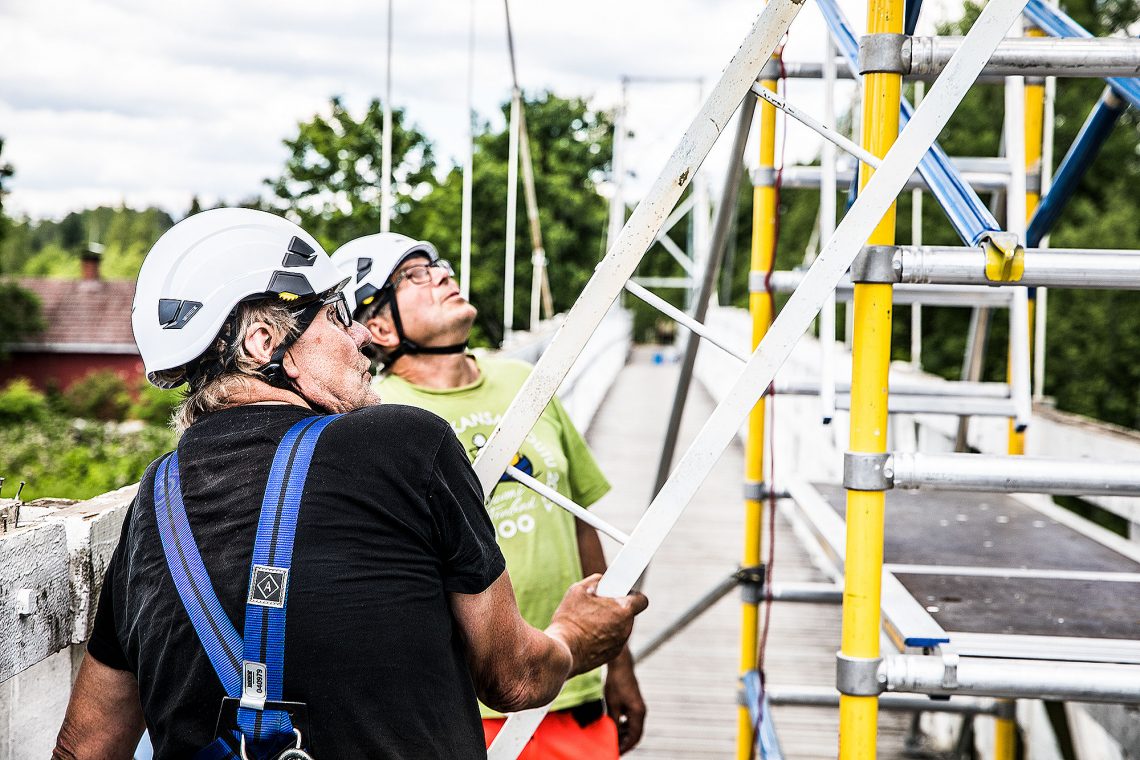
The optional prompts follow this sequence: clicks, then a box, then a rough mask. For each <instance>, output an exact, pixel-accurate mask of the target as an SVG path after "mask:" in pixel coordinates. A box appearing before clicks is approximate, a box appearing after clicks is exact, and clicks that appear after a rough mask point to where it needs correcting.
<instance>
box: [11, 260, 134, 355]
mask: <svg viewBox="0 0 1140 760" xmlns="http://www.w3.org/2000/svg"><path fill="white" fill-rule="evenodd" d="M16 282H17V283H18V284H19V285H20V287H23V288H26V289H27V290H30V291H32V292H33V293H35V294H36V295H37V296H39V299H40V302H41V308H42V314H43V321H44V323H45V324H46V325H47V327H46V329H45V330H44V332H42V333H40V334H38V335H30V336H28V337H27V338H26V339H25V340H24V341H23V342H22V343H21V344H19V345H18V346H13V347H12V348H15V349H17V350H25V351H28V350H42V351H57V352H66V353H131V354H137V353H138V349H137V348H136V347H135V338H134V334H133V332H132V331H131V303H132V302H133V301H134V297H135V283H134V282H133V281H131V280H48V279H40V278H21V279H18V280H17V281H16Z"/></svg>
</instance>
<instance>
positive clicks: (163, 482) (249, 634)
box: [154, 415, 340, 760]
mask: <svg viewBox="0 0 1140 760" xmlns="http://www.w3.org/2000/svg"><path fill="white" fill-rule="evenodd" d="M339 416H340V415H329V416H324V417H309V418H307V419H304V420H301V421H300V422H298V423H297V424H295V425H293V427H291V428H290V429H289V432H288V433H286V434H285V437H284V438H283V439H282V440H281V443H280V444H279V445H278V447H277V453H276V454H274V456H273V465H272V466H271V467H270V470H269V481H268V483H266V486H265V497H264V498H263V499H262V502H261V517H260V519H259V520H258V523H257V539H256V541H255V543H254V548H253V562H252V567H251V568H250V574H249V592H248V595H247V597H246V607H245V635H244V637H243V636H241V635H239V634H238V632H237V630H236V629H235V628H234V626H233V624H232V623H231V622H230V619H229V618H228V617H227V616H226V613H225V611H224V610H223V609H222V605H221V603H219V601H218V596H217V594H215V593H214V585H213V583H211V582H210V576H209V575H207V573H206V568H205V566H204V565H203V564H202V555H201V554H200V553H199V552H198V546H197V544H196V543H195V542H194V536H193V535H192V534H191V532H190V522H189V520H188V519H187V517H186V507H185V505H184V504H183V502H182V486H181V483H180V478H179V470H178V452H177V451H175V452H174V453H172V454H170V455H169V456H167V457H166V458H165V459H164V460H163V461H162V462H160V463H159V466H158V470H157V472H156V473H155V478H154V511H155V516H156V518H157V520H158V533H159V536H160V537H161V538H162V550H163V552H164V553H165V555H166V564H167V566H168V567H169V568H170V574H171V576H173V578H174V586H175V588H177V589H178V596H179V598H180V599H181V600H182V606H183V607H185V608H186V612H187V613H188V614H189V616H190V622H191V623H193V625H194V631H195V633H197V634H198V639H199V641H201V643H202V647H203V648H204V649H205V650H206V656H207V657H209V659H210V664H211V665H213V666H214V671H215V672H216V673H217V674H218V678H219V679H220V680H221V682H222V687H223V688H224V689H225V691H226V695H227V696H228V697H231V698H234V699H238V700H240V702H239V707H238V708H237V725H238V730H236V731H234V730H232V729H228V728H227V729H226V730H225V731H224V732H223V734H222V736H220V737H219V738H217V739H215V740H214V741H213V742H212V743H210V744H209V745H208V746H207V747H205V748H204V749H202V750H201V751H200V752H199V753H198V754H197V755H196V756H195V757H196V758H198V759H199V760H207V759H209V760H212V759H213V758H226V759H227V760H229V759H233V760H240V758H241V757H242V756H243V755H244V754H245V753H249V755H250V756H262V755H264V754H266V753H272V752H276V751H279V750H280V749H282V748H283V747H286V746H293V744H294V743H296V742H297V741H299V739H300V734H299V732H297V731H296V730H295V729H294V726H293V722H292V719H291V718H290V715H289V712H288V711H286V710H284V709H274V708H273V707H270V708H268V709H267V707H266V703H267V702H270V703H280V702H281V700H282V683H283V677H284V670H285V604H286V602H287V601H288V594H287V591H288V585H289V570H290V566H291V564H292V561H293V537H294V535H295V534H296V531H297V516H298V514H299V513H300V508H301V494H302V492H303V491H304V488H305V478H306V476H307V475H308V472H309V464H310V462H311V461H312V458H313V450H314V449H315V448H316V444H317V439H318V438H319V437H320V435H321V432H322V431H323V430H324V429H325V428H326V427H327V426H328V425H329V423H331V422H332V421H333V420H335V419H336V418H337V417H339Z"/></svg>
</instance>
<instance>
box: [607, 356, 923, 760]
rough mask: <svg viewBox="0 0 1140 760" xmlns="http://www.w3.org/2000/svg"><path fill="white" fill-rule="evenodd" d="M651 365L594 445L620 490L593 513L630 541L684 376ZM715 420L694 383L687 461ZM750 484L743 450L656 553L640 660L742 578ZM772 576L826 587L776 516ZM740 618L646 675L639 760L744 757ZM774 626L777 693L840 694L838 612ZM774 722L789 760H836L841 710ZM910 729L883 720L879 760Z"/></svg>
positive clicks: (792, 611) (729, 602)
mask: <svg viewBox="0 0 1140 760" xmlns="http://www.w3.org/2000/svg"><path fill="white" fill-rule="evenodd" d="M653 354H654V352H653V350H652V349H650V348H638V349H636V350H635V351H634V354H633V356H632V358H631V360H630V363H629V365H628V366H626V368H625V369H624V370H623V372H622V374H621V375H620V376H619V378H618V380H617V382H616V383H615V385H614V386H613V387H612V388H611V389H610V392H609V395H608V396H607V397H606V400H605V402H604V403H603V405H602V408H601V409H600V411H599V412H598V414H597V416H596V417H595V419H594V423H593V425H592V427H591V429H590V430H589V432H588V435H587V438H588V440H589V442H590V445H591V446H592V448H593V450H594V452H595V454H596V455H597V457H598V461H599V462H600V463H601V466H602V468H603V470H604V471H605V472H606V474H607V476H608V477H609V478H610V480H611V482H612V483H613V485H614V489H613V491H612V492H611V493H610V494H609V495H608V496H606V498H605V499H603V500H602V501H601V502H600V503H599V504H598V505H597V506H596V507H595V509H596V511H597V512H598V514H599V515H602V516H604V517H605V518H606V519H608V520H610V521H612V522H613V523H615V524H616V525H618V526H620V527H622V528H624V529H626V530H632V528H633V527H634V525H635V524H636V522H637V519H638V517H639V516H640V514H641V512H642V511H643V510H644V509H645V507H646V506H647V505H648V502H649V496H650V492H651V489H652V486H653V480H654V476H655V474H656V471H657V461H658V457H659V455H660V448H661V440H662V437H663V435H664V430H665V425H666V422H667V420H668V416H669V406H670V404H671V403H672V398H673V392H674V389H675V386H676V380H677V375H678V367H677V365H676V364H656V363H654V362H653ZM711 411H712V402H711V400H710V399H709V397H708V395H707V394H706V393H705V392H704V390H703V389H702V388H701V387H700V385H699V384H698V383H694V384H693V387H692V390H691V393H690V397H689V403H688V406H687V409H686V414H685V420H684V424H683V425H682V431H681V446H680V447H679V448H678V457H679V456H680V453H682V452H683V451H684V447H685V446H687V445H688V441H690V440H691V439H692V438H693V436H695V434H696V432H697V431H698V430H699V429H700V426H701V425H702V424H703V423H704V420H705V419H706V418H707V417H708V415H709V413H710V412H711ZM742 473H743V452H742V450H741V448H740V447H739V446H737V445H734V446H732V447H730V448H729V449H728V450H727V451H726V452H725V453H724V455H723V456H722V457H721V459H720V461H719V462H718V463H717V465H716V468H715V470H714V471H713V474H712V475H711V477H710V478H709V479H708V480H707V481H706V483H705V484H704V486H703V487H702V488H701V490H700V492H699V493H698V495H697V497H696V498H695V499H694V501H693V503H691V504H690V505H689V507H688V509H687V510H686V512H685V514H684V515H683V516H682V518H681V520H680V522H679V523H678V525H677V527H676V528H675V529H674V531H673V533H672V534H671V535H670V536H669V538H668V539H667V541H666V542H665V545H664V546H663V547H662V549H661V551H660V552H659V553H658V554H657V556H656V559H655V562H654V564H653V565H652V567H651V568H650V570H649V573H648V577H647V583H646V585H645V591H646V593H647V594H648V595H649V599H650V606H649V609H648V610H647V611H646V612H645V613H643V614H642V615H641V617H640V618H639V621H638V625H637V628H636V630H635V633H634V646H635V649H636V647H637V644H638V643H640V642H644V641H646V640H647V639H648V638H649V637H650V636H652V634H653V633H654V632H656V631H658V630H660V629H661V628H662V627H664V626H665V625H666V624H668V623H669V622H670V621H672V620H674V619H675V618H676V617H677V616H678V615H679V614H680V613H681V612H683V611H684V610H685V609H686V608H688V607H689V606H690V605H691V604H692V603H693V602H694V601H695V600H696V599H698V598H699V597H700V596H702V595H703V594H704V593H705V592H706V591H707V590H709V589H710V588H712V587H713V586H714V585H716V583H717V582H718V581H720V580H722V579H723V578H724V577H725V576H726V575H728V573H730V572H732V571H733V570H734V569H735V568H736V566H737V563H738V561H739V555H740V547H741V541H742V525H743V508H742V501H741V493H742V488H741V481H742ZM603 542H605V544H606V551H607V553H608V554H609V555H610V556H611V557H612V556H613V554H615V553H616V551H617V549H618V546H617V545H616V544H614V543H612V542H610V541H609V539H605V538H603ZM774 565H775V570H774V577H775V580H776V582H777V583H780V582H786V583H790V582H803V581H825V580H827V579H826V578H825V577H824V575H823V574H822V573H821V572H820V571H819V570H817V569H816V568H815V567H813V565H812V563H811V561H810V559H809V555H808V553H807V552H806V551H805V550H804V548H803V547H802V546H801V545H800V543H799V542H798V540H797V539H796V537H795V535H794V534H793V531H792V528H791V526H790V524H789V523H788V522H787V521H785V520H784V519H782V518H780V517H779V515H777V522H776V552H775V563H774ZM739 609H740V605H739V595H738V594H736V593H735V592H734V593H732V594H729V596H727V597H725V598H724V599H722V600H721V601H720V602H719V603H717V604H716V605H715V606H714V607H713V608H712V609H710V610H709V611H708V612H706V613H705V615H704V616H702V617H701V618H700V619H699V620H697V621H696V622H695V623H693V624H692V625H691V626H690V627H689V628H688V629H686V630H685V631H684V632H682V633H681V634H680V635H679V636H677V638H675V639H673V640H672V641H671V642H669V643H668V644H666V645H665V646H664V647H663V648H661V649H660V650H658V651H657V652H656V653H655V654H654V655H653V656H652V657H650V658H648V659H647V660H646V661H645V662H643V663H640V664H639V665H638V669H637V672H638V677H639V679H640V682H641V688H642V691H643V693H644V695H645V698H646V702H647V705H648V709H649V716H648V719H647V725H646V734H645V738H644V739H643V741H642V743H641V746H640V747H639V748H638V749H637V750H636V751H635V752H634V753H632V755H631V756H634V757H639V758H706V757H707V758H713V757H716V758H729V757H734V756H735V746H736V739H735V736H736V720H737V717H736V704H737V696H736V692H737V667H738V660H739V651H740V644H739V627H740V621H739V618H740V613H739ZM771 621H772V623H771V625H772V628H771V634H770V636H769V639H768V646H767V656H766V660H767V668H766V670H767V674H768V683H769V685H771V686H786V687H791V686H828V685H832V684H833V683H834V673H835V651H836V650H837V649H838V648H839V622H840V609H839V607H838V606H829V605H808V604H788V603H785V604H777V605H776V607H775V608H774V609H773V610H772V616H771ZM773 716H774V723H775V727H776V732H777V735H778V736H779V739H780V743H781V747H782V749H783V752H784V757H786V758H789V760H801V759H808V758H813V759H814V758H820V759H821V760H822V759H823V758H834V757H836V755H837V747H838V725H839V716H838V710H837V709H827V708H815V707H776V708H773ZM908 720H909V719H908V717H907V716H905V715H899V714H889V713H882V714H880V720H879V726H880V732H879V757H880V758H884V759H885V760H889V759H890V758H901V757H903V756H904V755H903V754H902V750H903V739H904V736H905V733H906V727H907V722H908Z"/></svg>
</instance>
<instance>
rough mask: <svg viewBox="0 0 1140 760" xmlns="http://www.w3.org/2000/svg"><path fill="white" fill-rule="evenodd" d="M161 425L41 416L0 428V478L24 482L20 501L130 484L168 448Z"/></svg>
mask: <svg viewBox="0 0 1140 760" xmlns="http://www.w3.org/2000/svg"><path fill="white" fill-rule="evenodd" d="M174 443H175V436H174V433H173V432H171V431H170V430H169V429H167V428H165V427H159V426H157V425H144V426H143V427H142V428H141V429H138V428H137V427H133V426H124V425H117V424H114V423H98V422H90V421H87V420H68V419H66V418H63V417H58V416H56V417H47V418H45V419H44V420H42V421H39V422H22V423H19V424H15V425H4V426H3V427H0V476H4V477H6V478H7V479H8V482H9V483H11V484H13V485H14V484H15V483H17V482H18V481H21V480H23V481H26V482H27V486H26V487H25V488H24V493H23V498H24V499H26V500H31V499H38V498H41V497H45V496H54V497H59V498H67V499H90V498H91V497H93V496H98V495H99V494H102V493H106V492H107V491H111V490H113V489H115V488H120V487H122V486H125V485H127V484H129V483H134V482H135V481H137V480H138V479H139V478H141V477H142V474H143V471H144V470H145V469H146V466H147V465H148V464H149V463H150V462H151V460H153V459H155V458H156V457H158V456H159V455H160V454H162V453H163V452H166V451H169V450H171V449H172V448H173V447H174Z"/></svg>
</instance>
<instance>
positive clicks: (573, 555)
mask: <svg viewBox="0 0 1140 760" xmlns="http://www.w3.org/2000/svg"><path fill="white" fill-rule="evenodd" d="M477 362H478V367H479V371H480V377H479V379H478V380H477V381H476V382H475V383H473V384H472V385H469V386H464V387H461V388H452V389H446V390H439V389H431V388H423V387H420V386H414V385H411V384H409V383H408V382H406V381H404V380H403V379H401V378H399V377H396V376H394V375H387V376H383V377H381V378H378V379H377V382H376V389H377V391H378V392H379V393H380V397H381V399H383V400H384V402H385V403H399V404H410V405H413V406H418V407H421V408H424V409H427V410H429V411H432V412H435V413H436V414H438V415H439V416H441V417H443V418H444V419H445V420H447V421H448V422H449V423H450V424H451V427H452V429H453V430H454V431H455V435H456V437H458V438H459V441H460V443H461V444H462V445H463V447H464V448H465V449H466V450H467V454H468V456H470V457H471V459H472V460H474V459H475V457H476V456H477V455H478V453H479V450H480V449H481V448H482V447H483V446H484V445H486V443H487V439H488V438H489V437H490V435H491V432H492V431H493V430H494V429H495V425H497V424H498V422H499V420H500V419H501V418H502V415H503V414H504V413H505V412H506V410H507V407H508V406H509V405H510V403H511V401H512V400H513V399H514V397H515V394H516V393H517V391H518V389H519V387H521V385H522V384H523V382H524V381H525V380H526V378H527V376H528V375H529V374H530V369H531V368H530V365H528V364H526V363H524V362H519V361H514V360H508V359H496V358H486V357H484V358H480V359H478V360H477ZM513 464H514V466H515V467H517V468H518V469H519V470H521V471H522V472H524V473H526V474H528V475H530V476H531V477H533V478H535V479H536V480H538V481H540V482H542V483H545V484H546V485H547V486H549V487H550V488H552V489H554V490H556V491H557V492H558V493H560V494H563V495H565V496H567V497H569V498H570V499H573V500H574V501H575V502H577V503H578V504H581V505H582V506H584V507H588V506H590V505H591V504H593V503H594V502H596V501H597V500H598V499H599V498H601V497H602V496H603V495H604V494H605V493H606V492H607V491H608V490H609V488H610V485H609V483H608V482H607V481H606V478H605V476H604V475H603V474H602V472H601V469H600V468H599V467H598V464H597V462H596V461H595V460H594V457H593V455H592V454H591V453H590V450H589V448H588V447H587V446H586V442H585V440H584V439H583V438H582V435H581V434H580V433H579V432H578V430H577V429H576V428H575V427H574V424H573V423H572V422H571V421H570V418H569V416H568V415H567V413H566V410H565V409H563V407H562V404H561V403H560V402H559V401H558V400H557V399H555V400H554V401H552V402H551V404H550V406H548V407H547V408H546V410H545V411H544V412H543V413H542V416H541V417H540V418H539V420H538V423H537V424H536V425H535V426H534V429H533V430H531V432H530V434H529V435H528V436H527V437H526V439H525V440H524V442H523V445H522V446H521V447H520V449H519V451H518V453H517V454H516V455H515V458H514V462H513ZM486 506H487V512H488V514H489V515H490V517H491V522H492V523H493V524H494V526H495V532H496V536H497V539H498V542H499V547H500V548H501V549H502V551H503V556H504V557H505V558H506V561H507V571H508V572H509V573H510V575H511V583H512V584H513V585H514V589H515V597H516V599H517V600H518V605H519V612H520V613H521V614H522V616H523V618H524V619H525V620H526V621H527V622H528V623H530V624H531V625H533V626H535V627H536V628H540V629H541V628H545V627H546V626H548V625H549V624H550V619H551V617H552V616H553V614H554V610H555V609H556V608H557V607H558V603H559V602H560V601H561V600H562V596H563V594H564V593H565V592H566V589H567V588H568V587H569V586H570V585H571V584H573V583H576V582H577V581H579V580H581V579H582V564H581V558H580V557H579V554H578V538H577V531H576V525H575V520H574V517H573V516H572V515H570V514H569V513H568V512H566V511H565V510H563V509H562V508H560V507H558V506H556V505H555V504H553V503H551V502H550V501H548V500H547V499H545V498H543V497H541V496H539V495H538V494H536V493H535V492H534V491H532V490H530V489H529V488H527V487H526V486H524V485H522V484H521V483H519V482H518V481H516V480H514V478H511V477H510V476H509V475H506V474H504V477H503V478H501V479H500V481H499V483H498V484H497V485H496V486H495V488H494V490H493V491H492V493H491V498H490V500H489V501H488V503H487V505H486ZM601 696H602V681H601V676H600V673H599V672H598V671H595V672H593V673H587V674H584V675H581V676H578V677H576V678H573V679H571V680H569V681H568V682H567V683H566V686H565V687H564V688H563V690H562V693H561V694H560V695H559V696H558V698H557V699H556V700H555V702H554V709H565V708H568V707H574V706H576V705H579V704H582V703H584V702H588V701H591V700H594V699H600V698H601ZM482 711H483V715H484V716H485V717H490V716H495V715H497V713H494V712H493V711H490V710H487V709H486V708H482Z"/></svg>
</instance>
